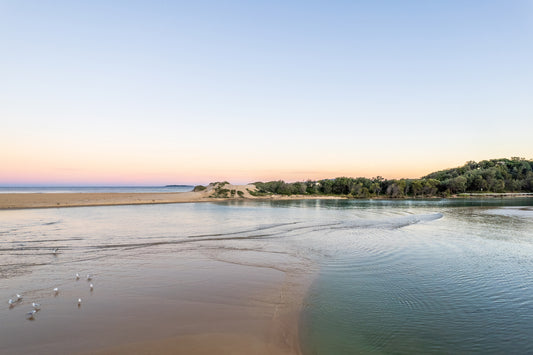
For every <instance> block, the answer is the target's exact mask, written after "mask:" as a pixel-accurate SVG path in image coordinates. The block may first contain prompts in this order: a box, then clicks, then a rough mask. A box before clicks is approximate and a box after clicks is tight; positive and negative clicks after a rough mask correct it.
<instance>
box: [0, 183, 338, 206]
mask: <svg viewBox="0 0 533 355" xmlns="http://www.w3.org/2000/svg"><path fill="white" fill-rule="evenodd" d="M224 188H226V189H228V190H235V191H240V192H241V195H239V194H237V193H236V194H235V196H234V197H229V198H216V197H212V196H213V194H214V192H215V187H214V186H211V185H210V186H208V187H207V189H205V190H203V191H198V192H174V193H169V192H158V193H146V192H140V193H124V192H120V193H3V194H0V209H19V208H56V207H78V206H112V205H145V204H157V203H185V202H213V201H227V200H247V199H251V200H255V199H264V200H294V199H317V198H320V199H341V198H343V197H335V196H301V195H294V196H280V195H273V196H261V197H257V196H252V195H251V194H250V193H249V190H252V191H253V190H255V186H254V185H225V186H224ZM241 196H242V197H241Z"/></svg>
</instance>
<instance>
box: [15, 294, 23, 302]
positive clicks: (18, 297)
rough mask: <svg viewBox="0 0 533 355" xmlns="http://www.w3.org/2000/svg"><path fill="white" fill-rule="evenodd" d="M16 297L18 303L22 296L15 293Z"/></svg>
mask: <svg viewBox="0 0 533 355" xmlns="http://www.w3.org/2000/svg"><path fill="white" fill-rule="evenodd" d="M16 296H17V302H18V301H20V300H22V295H19V294H18V293H17V294H16Z"/></svg>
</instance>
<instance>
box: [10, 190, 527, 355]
mask: <svg viewBox="0 0 533 355" xmlns="http://www.w3.org/2000/svg"><path fill="white" fill-rule="evenodd" d="M532 205H533V199H514V200H510V199H509V200H496V199H495V200H480V201H473V200H453V201H452V200H427V201H424V200H416V201H382V200H379V201H347V200H303V201H259V202H252V201H237V202H228V203H189V204H169V205H144V206H106V207H75V208H61V209H34V210H31V209H28V210H12V211H7V210H4V211H0V300H1V299H4V300H5V307H2V308H0V319H1V320H2V322H1V323H0V352H8V353H28V352H30V353H31V352H35V353H44V352H48V353H54V352H57V351H58V350H60V351H62V352H74V351H82V350H80V349H79V346H80V344H83V345H84V346H85V347H84V348H83V349H85V350H87V349H92V348H102V347H105V346H110V345H113V344H116V343H121V342H127V341H129V338H131V337H132V336H133V337H134V338H135V339H137V340H143V339H141V338H143V337H144V339H146V340H148V339H153V338H158V337H165V336H169V337H170V336H174V335H176V334H187V333H190V332H200V333H201V332H209V331H216V330H220V329H219V328H224V326H225V327H226V328H228V327H229V328H232V329H233V328H234V329H235V331H241V332H242V331H243V329H247V330H249V331H250V332H252V331H254V332H255V334H261V333H265V332H266V333H268V332H269V330H268V329H265V328H264V326H263V324H264V323H261V322H255V321H254V319H259V318H261V319H269V317H272V315H270V314H268V309H270V308H268V307H266V306H272V305H271V304H270V305H269V304H267V303H269V302H270V303H271V302H272V301H271V299H270V298H268V297H267V295H269V294H272V293H274V294H275V293H280V294H286V293H288V292H289V291H290V285H291V284H292V283H291V282H292V281H290V282H287V281H286V282H285V286H284V288H285V289H282V290H277V289H275V287H276V286H275V285H276V282H278V283H279V282H280V280H282V281H283V279H284V278H287V275H293V277H296V278H298V277H302V276H304V275H307V274H309V273H314V272H315V270H317V269H318V270H319V272H318V277H317V278H316V280H315V282H314V283H313V284H312V287H311V288H310V290H309V293H308V295H307V297H306V299H305V307H304V310H303V313H302V322H301V330H300V331H301V340H302V344H303V350H304V352H305V353H309V354H331V353H336V354H342V353H346V354H351V353H432V352H433V353H456V352H482V353H487V352H488V353H491V352H492V353H500V352H503V351H510V352H515V353H527V352H532V351H533V349H532V346H531V342H530V340H529V337H530V335H531V334H533V279H532V278H533V276H531V275H533V259H532V258H531V255H533V210H532V208H531V206H532ZM528 206H529V207H528ZM55 248H59V250H58V253H57V254H54V253H53V250H54V249H55ZM76 272H79V273H80V275H81V277H82V279H81V280H80V281H75V280H74V275H75V273H76ZM87 273H91V274H93V275H94V280H93V282H94V284H95V289H94V291H93V292H90V291H89V290H88V282H87V281H86V280H85V279H84V278H85V275H86V274H87ZM294 280H296V279H294ZM287 285H288V286H287ZM53 287H59V288H60V290H61V291H60V294H59V295H58V296H54V294H53V292H52V288H53ZM17 292H18V293H22V294H23V295H24V297H25V298H24V300H23V301H22V302H20V303H18V304H16V305H15V307H13V308H9V307H8V304H7V300H8V299H9V298H10V297H13V296H14V295H15V293H17ZM238 295H245V296H243V297H240V296H238ZM78 297H82V298H83V305H82V307H81V308H80V309H77V308H76V307H75V300H77V298H78ZM31 300H36V301H39V302H40V303H41V304H42V305H43V306H42V308H43V309H42V310H41V311H40V312H39V313H38V314H37V315H36V317H35V320H34V321H27V320H26V319H25V318H24V314H25V313H26V312H27V311H28V310H29V309H31ZM250 300H252V303H250ZM243 305H244V307H243ZM262 305H265V307H264V308H261V306H262ZM251 309H254V310H256V311H257V309H260V310H262V311H261V312H264V314H263V313H260V314H258V315H256V318H254V319H249V318H247V316H246V315H248V314H250V312H251ZM199 310H204V312H201V313H199ZM205 310H209V312H207V311H205ZM174 317H178V318H180V319H182V320H184V319H188V320H189V321H188V322H185V321H183V322H177V321H176V320H175V319H174ZM197 318H200V319H197ZM195 320H197V321H198V322H197V323H194V321H195ZM230 320H231V322H230ZM93 333H94V334H96V335H94V336H91V337H88V336H86V335H85V334H93ZM65 334H67V335H66V336H67V338H68V337H70V338H71V340H69V341H68V340H65V339H64V338H65ZM106 334H109V335H106ZM43 344H45V345H46V344H47V346H48V347H43V346H44V345H43ZM76 349H77V350H76Z"/></svg>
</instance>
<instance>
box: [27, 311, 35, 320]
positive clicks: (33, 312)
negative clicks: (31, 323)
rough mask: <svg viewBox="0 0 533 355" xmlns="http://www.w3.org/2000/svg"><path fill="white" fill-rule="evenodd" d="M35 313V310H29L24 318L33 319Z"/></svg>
mask: <svg viewBox="0 0 533 355" xmlns="http://www.w3.org/2000/svg"><path fill="white" fill-rule="evenodd" d="M35 313H37V311H36V310H33V311H31V312H28V313H26V319H29V320H33V319H34V316H35Z"/></svg>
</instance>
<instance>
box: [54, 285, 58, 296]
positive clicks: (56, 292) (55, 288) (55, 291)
mask: <svg viewBox="0 0 533 355" xmlns="http://www.w3.org/2000/svg"><path fill="white" fill-rule="evenodd" d="M54 293H55V295H56V296H57V294H58V293H59V288H57V287H54Z"/></svg>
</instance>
